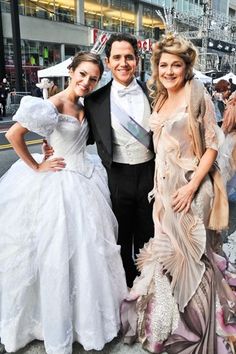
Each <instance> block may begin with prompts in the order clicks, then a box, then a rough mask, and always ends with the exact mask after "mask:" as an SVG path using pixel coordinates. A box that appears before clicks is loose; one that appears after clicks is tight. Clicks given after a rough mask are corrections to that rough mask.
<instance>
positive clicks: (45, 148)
mask: <svg viewBox="0 0 236 354" xmlns="http://www.w3.org/2000/svg"><path fill="white" fill-rule="evenodd" d="M42 153H43V155H44V160H47V159H48V158H49V157H50V156H52V155H53V154H54V150H53V147H52V146H51V145H49V144H48V142H47V140H46V139H43V145H42Z"/></svg>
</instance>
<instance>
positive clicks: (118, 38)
mask: <svg viewBox="0 0 236 354" xmlns="http://www.w3.org/2000/svg"><path fill="white" fill-rule="evenodd" d="M122 41H125V42H128V43H130V44H131V46H132V47H133V49H134V55H135V56H136V57H138V41H137V39H136V38H135V37H134V36H132V35H131V34H128V33H112V35H111V36H110V38H109V39H108V41H107V42H106V46H105V54H106V57H107V58H108V59H109V58H110V55H111V47H112V44H113V43H114V42H122Z"/></svg>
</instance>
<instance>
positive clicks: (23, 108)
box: [13, 96, 94, 178]
mask: <svg viewBox="0 0 236 354" xmlns="http://www.w3.org/2000/svg"><path fill="white" fill-rule="evenodd" d="M13 120H15V121H18V122H19V123H20V124H21V125H22V126H24V127H25V128H27V129H28V130H29V131H32V132H35V133H37V134H39V135H42V136H43V137H46V139H47V141H48V143H49V144H50V145H51V146H52V147H53V150H54V154H53V156H51V157H50V159H53V158H55V157H62V158H64V160H65V163H66V167H65V168H64V170H70V171H75V172H78V173H80V174H82V175H83V176H85V177H88V178H89V177H91V175H92V173H93V170H94V162H93V160H92V159H91V157H89V154H87V153H86V151H85V150H86V141H87V137H88V132H89V127H88V122H87V120H86V119H84V120H83V121H82V122H80V121H79V120H78V119H77V118H75V117H73V116H70V115H66V114H61V113H59V112H58V111H57V108H56V107H55V106H54V105H53V103H52V102H51V101H49V100H42V99H41V98H38V97H31V96H25V97H23V98H22V100H21V104H20V107H19V109H18V111H17V112H16V114H15V116H14V117H13Z"/></svg>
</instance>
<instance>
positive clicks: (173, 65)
mask: <svg viewBox="0 0 236 354" xmlns="http://www.w3.org/2000/svg"><path fill="white" fill-rule="evenodd" d="M158 72H159V80H160V82H161V83H162V85H163V86H164V87H165V88H166V89H167V91H170V92H174V91H175V92H176V91H178V90H179V89H181V88H182V87H183V86H184V84H185V74H186V64H185V62H184V60H183V59H182V58H180V57H179V56H177V55H174V54H169V53H162V55H161V58H160V62H159V65H158Z"/></svg>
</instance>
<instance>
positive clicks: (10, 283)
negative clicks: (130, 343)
mask: <svg viewBox="0 0 236 354" xmlns="http://www.w3.org/2000/svg"><path fill="white" fill-rule="evenodd" d="M34 157H35V158H36V159H38V160H40V159H41V156H40V155H35V156H34ZM116 234H117V222H116V219H115V217H114V214H113V212H112V209H111V204H110V195H109V190H108V187H107V181H106V173H105V170H104V168H103V167H102V166H101V164H97V165H96V166H95V168H94V171H93V174H92V176H91V177H90V178H87V177H85V176H83V175H81V174H79V173H77V172H72V171H68V170H63V171H60V172H46V173H38V172H35V171H33V170H32V169H30V168H29V167H28V166H26V165H25V163H23V162H22V161H21V160H19V161H17V162H16V163H15V164H14V165H13V166H12V167H11V168H10V170H9V171H8V172H7V173H6V174H5V175H4V176H3V177H2V178H1V179H0V302H1V303H0V338H1V342H2V343H3V344H4V345H5V348H6V350H7V351H8V352H15V351H16V350H18V349H19V348H21V347H23V346H25V345H26V344H27V343H29V342H30V341H32V340H34V339H39V340H44V342H45V348H46V351H47V353H48V354H67V353H68V354H70V353H72V343H73V342H74V341H78V342H79V343H81V344H82V345H83V346H84V348H85V349H86V350H90V349H96V350H101V349H102V348H103V346H104V344H105V343H106V342H109V341H111V340H112V339H113V338H114V337H115V336H116V335H117V333H118V331H119V329H120V311H119V310H120V303H121V301H122V299H123V298H124V297H125V296H126V291H127V288H126V283H125V275H124V270H123V266H122V261H121V258H120V248H119V246H118V245H117V244H116Z"/></svg>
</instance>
